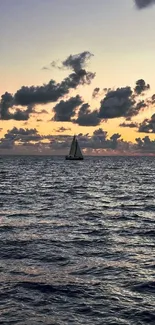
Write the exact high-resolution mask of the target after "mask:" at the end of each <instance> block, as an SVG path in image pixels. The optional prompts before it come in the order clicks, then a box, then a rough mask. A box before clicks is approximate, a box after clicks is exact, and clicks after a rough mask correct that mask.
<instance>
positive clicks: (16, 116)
mask: <svg viewBox="0 0 155 325" xmlns="http://www.w3.org/2000/svg"><path fill="white" fill-rule="evenodd" d="M14 104H15V101H14V97H13V96H12V94H10V93H8V92H5V94H3V95H2V96H1V101H0V119H1V120H12V119H13V120H16V121H26V120H28V119H29V116H30V114H31V113H32V112H33V106H32V105H28V106H27V109H25V110H22V109H21V108H18V107H15V106H14ZM10 109H13V111H14V112H11V111H10Z"/></svg>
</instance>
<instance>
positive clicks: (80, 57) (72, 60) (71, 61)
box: [62, 51, 93, 73]
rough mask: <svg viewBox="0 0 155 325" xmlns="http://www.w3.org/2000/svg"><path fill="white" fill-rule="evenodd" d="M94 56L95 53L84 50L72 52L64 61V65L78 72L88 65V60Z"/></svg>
mask: <svg viewBox="0 0 155 325" xmlns="http://www.w3.org/2000/svg"><path fill="white" fill-rule="evenodd" d="M92 56H93V54H92V53H90V52H89V51H84V52H82V53H79V54H75V55H72V54H71V55H70V56H69V57H68V58H67V59H66V60H64V61H63V62H62V65H63V66H64V67H66V68H69V69H72V70H73V71H75V72H76V73H77V72H78V71H80V70H82V69H83V68H84V67H85V66H86V64H87V62H88V60H90V58H91V57H92Z"/></svg>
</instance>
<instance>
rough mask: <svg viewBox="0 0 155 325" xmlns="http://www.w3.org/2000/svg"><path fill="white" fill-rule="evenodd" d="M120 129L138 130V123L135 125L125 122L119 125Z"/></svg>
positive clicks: (134, 123)
mask: <svg viewBox="0 0 155 325" xmlns="http://www.w3.org/2000/svg"><path fill="white" fill-rule="evenodd" d="M119 126H120V127H123V128H131V129H132V128H133V129H134V128H138V123H136V122H129V123H125V122H123V123H121V124H120V125H119Z"/></svg>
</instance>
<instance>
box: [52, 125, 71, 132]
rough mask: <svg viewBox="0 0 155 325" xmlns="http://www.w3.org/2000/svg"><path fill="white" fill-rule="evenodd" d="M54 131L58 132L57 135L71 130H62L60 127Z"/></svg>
mask: <svg viewBox="0 0 155 325" xmlns="http://www.w3.org/2000/svg"><path fill="white" fill-rule="evenodd" d="M55 131H56V132H58V133H63V132H65V131H71V129H70V128H64V127H63V126H61V127H60V128H58V129H56V130H55Z"/></svg>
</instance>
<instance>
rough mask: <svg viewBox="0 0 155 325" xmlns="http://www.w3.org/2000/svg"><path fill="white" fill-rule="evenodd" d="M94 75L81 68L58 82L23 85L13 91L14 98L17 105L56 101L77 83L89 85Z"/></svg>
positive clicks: (76, 85) (74, 87)
mask: <svg viewBox="0 0 155 325" xmlns="http://www.w3.org/2000/svg"><path fill="white" fill-rule="evenodd" d="M94 77H95V74H94V73H92V72H87V71H85V70H83V69H81V70H79V71H78V72H77V73H75V72H74V73H71V74H70V75H69V76H68V77H67V78H65V79H64V80H63V81H62V82H61V83H58V84H57V83H56V82H55V81H54V80H50V82H49V83H48V84H44V85H43V86H36V87H35V86H31V87H24V86H23V87H21V88H20V89H19V90H18V91H17V92H16V93H15V95H14V100H15V103H16V104H17V105H21V106H26V105H30V104H31V105H35V104H47V103H51V102H56V101H57V100H59V99H60V98H61V97H63V96H64V95H66V94H68V93H69V91H70V90H71V89H76V88H77V87H78V86H79V85H85V84H86V85H89V84H90V83H91V81H92V79H93V78H94Z"/></svg>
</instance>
